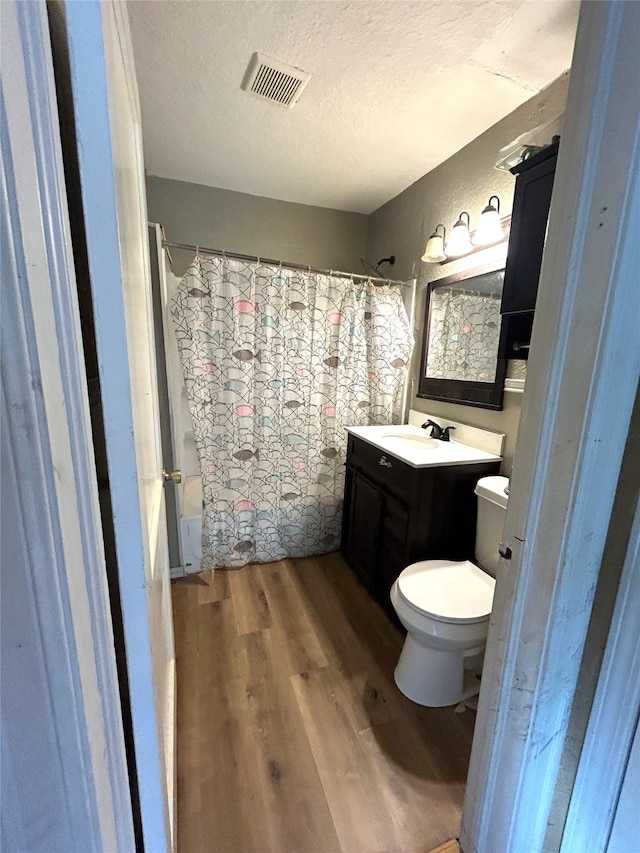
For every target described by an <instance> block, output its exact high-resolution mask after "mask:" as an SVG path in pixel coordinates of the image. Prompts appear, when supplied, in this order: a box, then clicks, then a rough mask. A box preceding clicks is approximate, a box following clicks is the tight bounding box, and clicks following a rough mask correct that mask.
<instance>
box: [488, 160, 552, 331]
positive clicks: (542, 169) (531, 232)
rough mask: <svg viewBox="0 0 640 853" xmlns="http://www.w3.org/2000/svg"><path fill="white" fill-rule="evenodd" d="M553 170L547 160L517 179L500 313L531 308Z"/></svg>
mask: <svg viewBox="0 0 640 853" xmlns="http://www.w3.org/2000/svg"><path fill="white" fill-rule="evenodd" d="M555 168H556V157H555V156H554V157H549V158H548V159H546V160H544V161H543V162H542V163H538V164H537V165H535V166H531V167H530V168H529V169H527V170H526V171H523V172H522V173H521V174H519V175H518V177H517V180H516V189H515V194H514V198H513V216H512V219H511V235H510V237H509V251H508V255H507V265H506V268H505V273H504V286H503V291H502V308H501V311H502V313H503V314H509V313H511V312H515V311H531V310H533V308H534V307H535V304H536V295H537V293H538V279H539V278H540V266H541V264H542V251H543V249H544V242H545V237H546V233H547V220H548V218H549V206H550V204H551V193H552V190H553V179H554V176H555Z"/></svg>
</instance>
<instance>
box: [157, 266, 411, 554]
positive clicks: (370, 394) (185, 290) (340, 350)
mask: <svg viewBox="0 0 640 853" xmlns="http://www.w3.org/2000/svg"><path fill="white" fill-rule="evenodd" d="M171 311H172V315H173V318H174V321H175V328H176V336H177V340H178V348H179V351H180V356H181V360H182V366H183V371H184V377H185V383H186V387H187V394H188V397H189V405H190V409H191V415H192V418H193V425H194V434H195V441H196V446H197V449H198V455H199V458H200V466H201V469H202V479H203V492H204V506H203V562H202V568H203V569H204V570H211V569H213V568H215V567H221V566H243V565H246V564H247V563H252V562H271V561H275V560H280V559H283V558H285V557H301V556H310V555H312V554H318V553H325V552H328V551H332V550H335V549H336V548H337V547H338V546H339V542H340V527H341V517H342V502H343V491H344V462H345V457H346V440H347V434H346V432H345V427H346V426H353V425H364V424H384V423H393V422H394V421H395V422H396V423H397V422H398V419H399V418H400V417H401V415H402V411H401V409H402V392H403V385H404V380H405V376H406V371H407V366H408V364H409V360H410V357H411V351H412V348H413V340H412V337H411V331H410V327H409V322H408V318H407V314H406V311H405V308H404V304H403V302H402V297H401V294H400V288H398V287H391V286H375V285H373V284H372V283H371V282H362V281H355V282H354V281H353V280H352V279H350V278H345V277H337V276H333V275H321V274H318V273H311V272H301V271H297V270H291V269H286V268H284V267H275V266H269V265H266V264H263V263H260V262H258V263H254V262H246V261H239V260H234V259H229V258H222V257H221V258H219V257H212V256H209V257H207V256H205V257H203V256H197V257H196V258H195V259H194V261H193V263H192V265H191V267H190V268H189V270H188V272H187V274H186V275H185V276H184V278H183V279H182V281H181V283H180V286H179V288H178V292H177V293H176V295H175V297H174V299H173V302H172V306H171Z"/></svg>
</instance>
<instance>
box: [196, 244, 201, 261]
mask: <svg viewBox="0 0 640 853" xmlns="http://www.w3.org/2000/svg"><path fill="white" fill-rule="evenodd" d="M199 257H200V246H198V244H197V243H196V258H199Z"/></svg>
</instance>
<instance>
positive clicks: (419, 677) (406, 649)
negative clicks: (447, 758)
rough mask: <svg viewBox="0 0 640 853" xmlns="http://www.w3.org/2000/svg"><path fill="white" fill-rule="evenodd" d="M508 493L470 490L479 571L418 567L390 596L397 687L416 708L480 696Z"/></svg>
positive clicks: (450, 565)
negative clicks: (398, 648)
mask: <svg viewBox="0 0 640 853" xmlns="http://www.w3.org/2000/svg"><path fill="white" fill-rule="evenodd" d="M508 485H509V480H508V479H507V478H506V477H499V476H495V477H483V478H482V479H481V480H479V481H478V483H477V484H476V488H475V493H476V495H477V497H478V519H477V525H476V547H475V558H476V563H477V565H476V564H474V563H472V562H470V561H468V560H464V561H462V562H452V561H450V560H423V561H422V562H420V563H413V564H412V565H410V566H407V568H406V569H405V570H404V571H403V572H402V573H401V574H400V576H399V577H398V579H397V580H396V582H395V583H394V585H393V587H392V588H391V603H392V604H393V607H394V609H395V611H396V613H397V614H398V618H399V619H400V621H401V622H402V624H403V625H404V627H405V628H406V629H407V637H406V639H405V642H404V646H403V648H402V654H401V655H400V660H399V661H398V665H397V666H396V669H395V673H394V677H395V682H396V684H397V686H398V688H399V689H400V690H401V692H402V693H404V695H405V696H407V697H408V698H409V699H411V700H412V701H414V702H417V704H418V705H426V706H429V707H441V706H444V705H455V704H458V703H459V702H462V701H463V700H464V699H466V698H469V697H470V696H473V695H475V694H476V693H477V692H478V688H479V684H480V682H479V680H478V677H477V676H478V674H479V672H480V669H481V667H482V661H483V658H484V650H485V645H486V642H487V633H488V630H489V616H490V615H491V606H492V604H493V591H494V586H495V575H496V571H497V568H498V561H499V554H498V548H499V546H500V539H501V537H502V528H503V526H504V517H505V513H506V509H507V500H508V498H507V492H508Z"/></svg>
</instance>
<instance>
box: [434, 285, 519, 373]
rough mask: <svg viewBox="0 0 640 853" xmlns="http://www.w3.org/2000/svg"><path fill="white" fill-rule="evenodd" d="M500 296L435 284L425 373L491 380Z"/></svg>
mask: <svg viewBox="0 0 640 853" xmlns="http://www.w3.org/2000/svg"><path fill="white" fill-rule="evenodd" d="M500 301H501V297H500V296H495V295H493V294H483V293H470V292H468V291H465V290H456V289H455V288H444V287H443V288H435V289H434V290H433V292H432V293H431V302H430V305H429V350H428V352H427V368H426V375H427V376H429V377H430V378H431V379H457V380H459V381H463V382H495V378H496V364H497V361H498V345H499V342H500V322H501V319H502V318H501V317H500Z"/></svg>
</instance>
